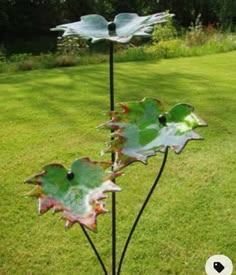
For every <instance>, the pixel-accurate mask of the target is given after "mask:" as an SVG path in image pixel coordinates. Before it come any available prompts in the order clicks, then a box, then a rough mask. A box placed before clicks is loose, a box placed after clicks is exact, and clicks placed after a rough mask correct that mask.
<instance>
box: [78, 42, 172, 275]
mask: <svg viewBox="0 0 236 275" xmlns="http://www.w3.org/2000/svg"><path fill="white" fill-rule="evenodd" d="M113 55H114V50H113V42H110V66H109V70H110V111H114V105H115V104H114V101H115V100H114V60H113ZM167 157H168V148H166V150H165V152H164V157H163V160H162V164H161V167H160V169H159V172H158V174H157V177H156V179H155V181H154V183H153V185H152V187H151V189H150V191H149V193H148V195H147V197H146V199H145V201H144V203H143V205H142V207H141V209H140V211H139V213H138V215H137V217H136V219H135V221H134V223H133V226H132V228H131V230H130V233H129V235H128V238H127V240H126V242H125V245H124V248H123V251H122V254H121V257H120V261H119V264H118V268H117V272H116V193H115V192H113V193H112V221H111V222H112V273H111V274H112V275H119V274H120V272H121V268H122V264H123V261H124V258H125V254H126V251H127V249H128V246H129V243H130V241H131V238H132V236H133V233H134V231H135V229H136V227H137V225H138V222H139V220H140V218H141V216H142V213H143V211H144V209H145V207H146V205H147V204H148V201H149V200H150V198H151V196H152V193H153V192H154V190H155V188H156V186H157V184H158V182H159V180H160V178H161V176H162V173H163V171H164V168H165V164H166V161H167ZM111 161H112V163H114V162H115V154H114V153H112V154H111ZM113 181H114V180H113ZM81 227H82V230H83V232H84V234H85V236H86V238H87V240H88V242H89V243H90V245H91V248H92V249H93V251H94V253H95V255H96V257H97V259H98V261H99V263H100V265H101V267H102V269H103V272H104V275H107V274H108V271H107V269H106V267H105V264H104V262H103V261H102V259H101V257H100V255H99V253H98V251H97V249H96V246H95V245H94V243H93V241H92V239H91V238H90V236H89V234H88V232H87V231H86V229H85V228H84V227H83V226H81Z"/></svg>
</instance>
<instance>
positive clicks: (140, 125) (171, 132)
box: [100, 98, 207, 171]
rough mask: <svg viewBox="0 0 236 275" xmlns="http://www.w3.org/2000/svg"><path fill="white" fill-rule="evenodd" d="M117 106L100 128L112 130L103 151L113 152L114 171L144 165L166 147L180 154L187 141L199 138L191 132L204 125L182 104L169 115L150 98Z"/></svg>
mask: <svg viewBox="0 0 236 275" xmlns="http://www.w3.org/2000/svg"><path fill="white" fill-rule="evenodd" d="M119 105H120V107H121V108H120V110H118V111H113V112H110V113H109V116H110V117H111V120H110V121H108V122H106V123H104V124H103V125H101V126H100V127H105V128H109V129H111V130H112V135H113V139H112V141H111V142H109V143H108V148H107V149H106V150H105V151H104V152H113V153H115V155H116V158H115V165H114V167H115V170H116V171H117V170H119V169H122V168H123V167H125V166H127V165H129V164H130V163H132V162H134V161H141V162H143V163H147V158H148V157H150V156H153V155H155V154H156V153H157V152H164V151H165V150H166V148H167V147H170V148H172V149H173V150H174V151H175V152H176V153H180V152H181V151H182V150H183V148H184V146H185V145H186V143H187V142H188V141H189V140H198V139H202V137H201V136H199V135H198V134H197V133H195V132H194V131H193V129H195V128H196V127H199V126H206V125H207V124H206V123H205V122H204V121H203V120H202V119H201V118H199V117H198V116H197V115H196V114H195V113H194V108H193V107H192V106H191V105H189V104H185V103H180V104H177V105H175V106H174V107H172V108H171V110H170V111H169V112H165V110H164V106H163V104H162V103H161V101H160V100H158V99H154V98H144V99H143V100H142V101H137V102H126V103H119Z"/></svg>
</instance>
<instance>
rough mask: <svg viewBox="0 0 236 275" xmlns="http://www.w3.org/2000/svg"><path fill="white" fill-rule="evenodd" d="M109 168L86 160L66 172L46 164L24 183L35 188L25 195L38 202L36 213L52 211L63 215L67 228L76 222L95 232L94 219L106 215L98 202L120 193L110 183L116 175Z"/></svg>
mask: <svg viewBox="0 0 236 275" xmlns="http://www.w3.org/2000/svg"><path fill="white" fill-rule="evenodd" d="M111 165H112V163H109V162H95V161H91V160H90V159H89V158H80V159H77V160H75V161H74V162H73V163H72V165H71V169H70V170H67V169H66V168H65V167H64V166H63V165H61V164H49V165H46V166H45V167H44V168H43V172H42V173H40V174H37V175H35V176H33V177H32V178H30V179H28V180H26V181H25V182H26V183H30V184H35V185H36V187H35V188H34V189H33V190H32V191H31V192H29V195H31V196H36V197H37V198H38V200H39V213H45V212H46V211H48V210H49V209H50V208H53V209H54V210H55V211H63V215H62V217H63V218H64V219H65V220H66V226H67V227H70V226H71V225H73V224H74V223H76V222H78V223H80V224H82V225H85V226H86V227H87V228H89V229H91V230H96V217H97V215H98V214H102V213H106V212H107V210H106V209H105V208H104V206H105V204H104V202H103V201H102V200H103V199H105V198H106V197H107V196H106V194H105V193H106V192H116V191H120V190H121V189H120V188H119V187H118V186H117V185H116V184H115V183H114V182H112V180H113V179H114V178H115V177H117V176H119V175H120V173H113V172H110V171H108V168H110V167H111ZM109 170H110V169H109Z"/></svg>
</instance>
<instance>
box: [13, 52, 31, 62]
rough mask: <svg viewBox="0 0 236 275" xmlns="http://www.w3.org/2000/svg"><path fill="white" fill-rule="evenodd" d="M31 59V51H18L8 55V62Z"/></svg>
mask: <svg viewBox="0 0 236 275" xmlns="http://www.w3.org/2000/svg"><path fill="white" fill-rule="evenodd" d="M29 59H30V60H31V59H32V54H31V53H19V54H13V55H11V56H10V57H9V61H10V62H21V61H26V60H29Z"/></svg>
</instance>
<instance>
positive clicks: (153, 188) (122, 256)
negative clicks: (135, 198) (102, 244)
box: [117, 147, 168, 275]
mask: <svg viewBox="0 0 236 275" xmlns="http://www.w3.org/2000/svg"><path fill="white" fill-rule="evenodd" d="M167 156H168V147H167V149H166V151H165V155H164V158H163V161H162V164H161V167H160V170H159V173H158V175H157V177H156V179H155V181H154V183H153V185H152V188H151V189H150V191H149V193H148V195H147V198H146V199H145V201H144V203H143V206H142V207H141V209H140V211H139V213H138V215H137V218H136V220H135V222H134V224H133V226H132V228H131V231H130V233H129V236H128V238H127V240H126V243H125V246H124V249H123V252H122V254H121V258H120V262H119V266H118V271H117V275H119V274H120V272H121V267H122V263H123V260H124V257H125V253H126V251H127V248H128V246H129V242H130V240H131V238H132V235H133V233H134V231H135V228H136V226H137V224H138V222H139V219H140V217H141V215H142V213H143V211H144V209H145V207H146V205H147V203H148V201H149V199H150V197H151V195H152V193H153V191H154V190H155V188H156V186H157V184H158V182H159V179H160V178H161V175H162V172H163V170H164V168H165V164H166V160H167Z"/></svg>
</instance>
